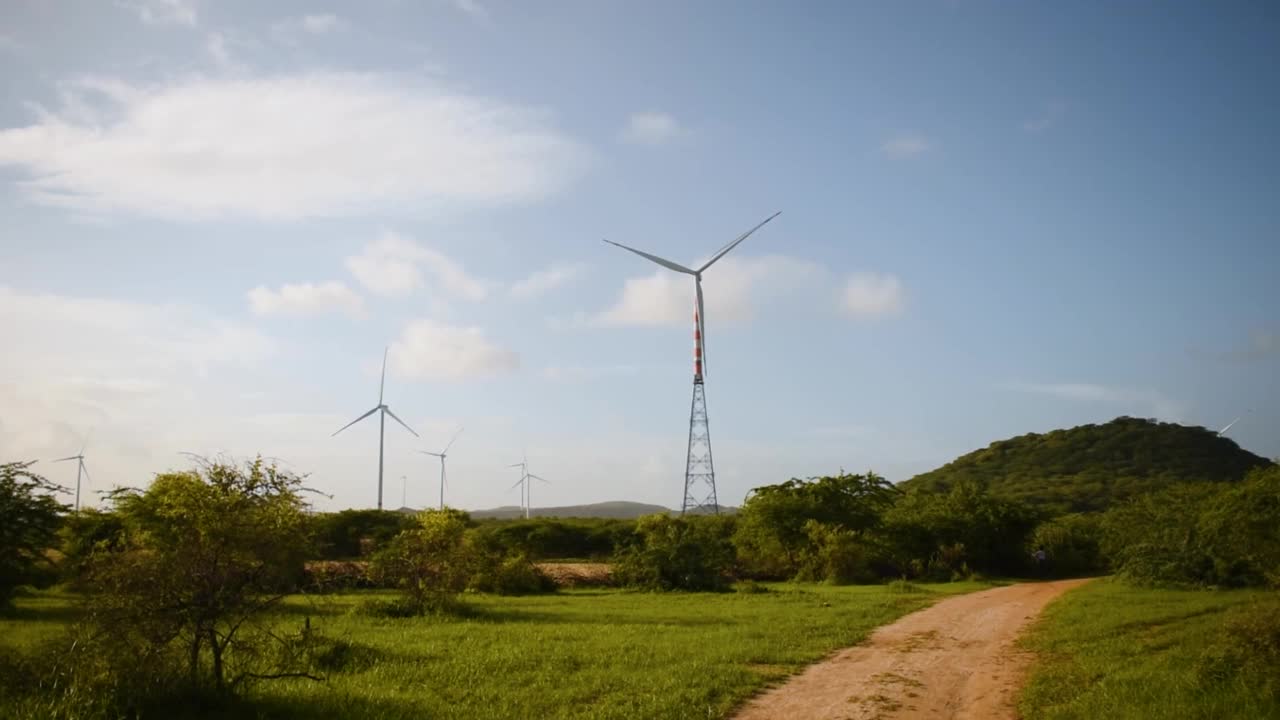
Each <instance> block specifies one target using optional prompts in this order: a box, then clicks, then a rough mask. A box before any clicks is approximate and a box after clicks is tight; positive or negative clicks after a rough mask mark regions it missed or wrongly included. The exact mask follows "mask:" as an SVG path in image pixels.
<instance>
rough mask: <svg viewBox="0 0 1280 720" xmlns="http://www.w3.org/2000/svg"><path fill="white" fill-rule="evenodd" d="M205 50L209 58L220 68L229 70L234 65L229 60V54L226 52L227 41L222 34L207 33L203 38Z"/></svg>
mask: <svg viewBox="0 0 1280 720" xmlns="http://www.w3.org/2000/svg"><path fill="white" fill-rule="evenodd" d="M204 47H205V50H208V51H209V56H210V57H212V58H213V61H214V62H215V63H217V64H218V67H221V68H231V67H233V66H234V65H235V63H234V62H232V60H231V53H230V52H229V51H228V50H227V39H226V37H224V36H223V35H222V33H217V32H215V33H209V36H208V37H207V38H205V44H204Z"/></svg>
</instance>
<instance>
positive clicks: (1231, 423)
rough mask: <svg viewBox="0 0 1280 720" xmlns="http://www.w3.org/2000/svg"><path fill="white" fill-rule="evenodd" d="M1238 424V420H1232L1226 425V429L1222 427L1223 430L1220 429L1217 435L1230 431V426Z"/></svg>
mask: <svg viewBox="0 0 1280 720" xmlns="http://www.w3.org/2000/svg"><path fill="white" fill-rule="evenodd" d="M1242 417H1243V416H1242ZM1238 422H1240V418H1236V419H1235V420H1232V421H1231V422H1229V423H1227V426H1226V427H1224V428H1222V429H1221V430H1219V431H1218V434H1219V435H1221V434H1222V433H1224V432H1226V431H1228V430H1230V429H1231V426H1232V425H1235V424H1236V423H1238Z"/></svg>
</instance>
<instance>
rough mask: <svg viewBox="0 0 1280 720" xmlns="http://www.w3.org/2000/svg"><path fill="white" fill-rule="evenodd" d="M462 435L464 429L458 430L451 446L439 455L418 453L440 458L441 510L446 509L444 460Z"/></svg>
mask: <svg viewBox="0 0 1280 720" xmlns="http://www.w3.org/2000/svg"><path fill="white" fill-rule="evenodd" d="M461 434H462V428H458V431H457V432H455V433H454V434H453V439H451V440H450V441H449V444H448V445H445V446H444V449H443V450H441V451H440V452H438V453H436V452H431V451H430V450H419V451H418V452H420V453H422V454H423V455H430V456H432V457H438V458H440V509H441V510H443V509H444V460H445V458H447V457H449V448H451V447H453V441H454V440H457V439H458V436H459V435H461Z"/></svg>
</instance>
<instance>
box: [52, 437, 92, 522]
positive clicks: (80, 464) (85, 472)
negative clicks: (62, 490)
mask: <svg viewBox="0 0 1280 720" xmlns="http://www.w3.org/2000/svg"><path fill="white" fill-rule="evenodd" d="M88 446H89V438H87V437H86V438H85V439H84V443H83V444H81V445H80V452H79V453H76V454H75V455H68V456H67V457H64V458H58V459H57V460H54V462H66V461H68V460H75V461H76V512H80V477H81V476H84V478H85V479H86V480H87V479H88V478H89V468H87V467H85V466H84V449H85V448H86V447H88Z"/></svg>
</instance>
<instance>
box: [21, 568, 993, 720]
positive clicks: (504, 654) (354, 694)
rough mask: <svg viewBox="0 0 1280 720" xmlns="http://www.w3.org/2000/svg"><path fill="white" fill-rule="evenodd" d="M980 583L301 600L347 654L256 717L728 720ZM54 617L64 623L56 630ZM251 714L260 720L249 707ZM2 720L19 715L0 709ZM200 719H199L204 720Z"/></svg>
mask: <svg viewBox="0 0 1280 720" xmlns="http://www.w3.org/2000/svg"><path fill="white" fill-rule="evenodd" d="M979 587H981V586H980V585H978V584H976V583H955V584H949V585H940V586H917V587H913V588H911V589H910V590H908V591H906V592H903V591H902V589H898V591H896V592H895V591H891V590H890V589H888V588H885V587H880V586H870V587H866V586H863V587H830V586H822V585H794V584H780V585H771V586H770V591H769V592H764V593H720V594H707V593H697V594H693V593H691V594H683V593H666V594H649V593H634V592H623V591H617V590H578V591H568V592H563V593H560V594H556V595H549V596H533V597H496V596H489V595H473V596H469V597H468V598H467V600H466V607H467V610H466V612H464V613H462V614H460V615H454V616H435V617H426V618H403V619H390V618H380V617H373V616H370V615H368V614H367V613H361V612H359V610H358V609H359V608H360V606H361V605H362V604H364V603H365V602H367V601H368V600H370V599H376V598H379V597H386V596H385V595H383V594H380V593H377V592H362V593H350V594H344V595H338V596H330V597H328V598H321V599H312V598H305V597H293V598H290V599H289V600H288V601H287V603H286V604H285V605H284V607H282V608H281V611H280V615H279V622H280V624H281V627H282V628H283V627H290V626H300V625H301V624H302V623H303V622H304V619H305V618H306V617H310V621H311V624H312V627H314V628H315V629H317V630H319V631H320V632H322V633H324V634H325V635H326V636H327V637H328V638H330V640H331V641H332V645H331V647H330V649H329V650H328V651H327V652H326V654H325V656H324V658H323V661H324V664H325V666H326V668H327V669H326V670H325V674H326V680H325V682H323V683H316V682H312V681H307V680H283V681H274V682H268V683H263V684H261V685H259V686H258V687H257V689H256V690H254V692H253V695H252V696H251V697H250V701H251V703H252V704H251V708H252V715H257V716H258V717H278V718H301V717H307V718H348V717H360V718H380V719H385V720H392V719H396V718H487V717H493V718H602V719H603V718H619V719H620V718H628V719H631V718H717V717H725V716H727V715H728V714H729V713H730V712H731V711H732V709H733V708H734V707H735V706H737V705H738V704H740V703H741V702H742V701H743V700H745V699H746V698H747V697H749V696H750V695H751V694H752V693H754V692H755V691H757V690H759V689H760V688H762V687H763V686H765V685H767V684H769V683H773V682H777V681H779V680H781V679H783V678H784V677H785V676H787V675H788V674H790V673H792V672H795V671H797V670H799V669H800V668H802V667H803V666H804V665H806V664H808V663H811V662H813V661H815V660H818V659H820V658H821V657H823V656H824V655H826V654H827V653H829V652H831V651H832V650H834V649H836V648H839V647H843V646H847V645H851V644H854V643H856V642H858V641H860V640H861V639H863V638H864V637H865V636H866V635H867V633H868V632H869V631H870V630H871V629H872V628H874V627H876V626H878V625H882V624H884V623H887V622H890V621H892V620H893V619H895V618H897V617H899V616H901V615H903V614H905V613H907V612H910V611H912V610H916V609H919V608H921V607H924V606H925V605H928V604H929V603H931V602H933V601H934V600H935V599H938V598H940V597H942V596H943V595H944V594H953V593H960V592H966V591H971V590H975V589H978V588H979ZM69 602H70V599H69V598H67V597H65V596H50V597H35V598H26V599H23V600H21V601H20V604H22V605H23V606H24V610H23V611H22V612H24V613H27V614H26V616H25V618H24V619H23V620H21V621H19V622H16V623H14V622H10V623H7V624H6V625H4V626H0V628H2V629H3V635H0V646H3V645H4V644H11V645H18V644H25V643H28V642H34V641H35V640H37V639H39V637H42V636H45V635H47V631H48V630H49V629H50V626H56V625H57V624H58V623H59V622H65V621H66V612H67V607H68V603H69ZM46 614H48V615H49V616H51V617H52V618H54V619H52V620H46V619H44V618H45V616H46ZM238 712H239V714H241V715H243V714H244V713H245V712H246V709H244V708H241V709H240V710H239V711H238ZM0 716H6V717H7V716H9V714H8V713H6V711H5V708H4V707H3V706H0ZM189 716H195V714H194V712H193V713H192V715H189Z"/></svg>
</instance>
